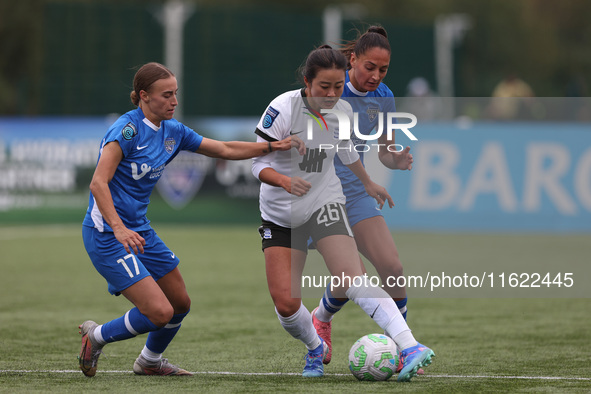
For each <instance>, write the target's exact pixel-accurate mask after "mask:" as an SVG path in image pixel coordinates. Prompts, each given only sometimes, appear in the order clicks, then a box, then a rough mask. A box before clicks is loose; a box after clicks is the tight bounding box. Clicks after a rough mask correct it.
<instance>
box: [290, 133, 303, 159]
mask: <svg viewBox="0 0 591 394" xmlns="http://www.w3.org/2000/svg"><path fill="white" fill-rule="evenodd" d="M290 138H291V146H292V147H294V148H296V150H297V151H298V153H299V154H300V156H303V155H304V154H305V153H306V144H305V143H304V141H302V139H301V138H300V137H298V136H297V135H292V136H290Z"/></svg>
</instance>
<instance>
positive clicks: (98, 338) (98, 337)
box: [92, 324, 107, 346]
mask: <svg viewBox="0 0 591 394" xmlns="http://www.w3.org/2000/svg"><path fill="white" fill-rule="evenodd" d="M101 328H103V325H102V324H101V325H100V326H98V327H97V328H95V329H94V331H93V332H92V338H93V339H94V341H95V342H96V343H97V344H99V345H103V346H104V345H106V344H107V341H105V340H104V339H103V333H102V332H101Z"/></svg>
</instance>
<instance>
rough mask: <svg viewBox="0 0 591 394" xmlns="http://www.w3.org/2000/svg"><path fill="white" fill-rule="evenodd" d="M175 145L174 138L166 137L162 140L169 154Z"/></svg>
mask: <svg viewBox="0 0 591 394" xmlns="http://www.w3.org/2000/svg"><path fill="white" fill-rule="evenodd" d="M175 145H176V141H175V140H174V138H167V139H165V140H164V150H166V153H168V154H169V155H170V154H172V152H173V151H174V146H175Z"/></svg>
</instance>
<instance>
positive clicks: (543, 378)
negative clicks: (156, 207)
mask: <svg viewBox="0 0 591 394" xmlns="http://www.w3.org/2000/svg"><path fill="white" fill-rule="evenodd" d="M98 372H99V373H112V374H117V373H119V374H132V373H133V371H116V370H111V371H98ZM0 373H81V372H80V370H77V369H62V370H60V369H54V370H52V369H41V370H27V369H0ZM191 373H192V374H194V375H234V376H301V374H300V373H295V372H231V371H197V372H191ZM325 376H351V375H350V374H344V373H327V374H325ZM417 378H418V379H423V378H444V379H450V378H451V379H522V380H582V381H591V378H581V377H576V376H572V377H571V376H504V375H431V374H428V375H422V376H418V377H417Z"/></svg>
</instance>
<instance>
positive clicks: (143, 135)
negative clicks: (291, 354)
mask: <svg viewBox="0 0 591 394" xmlns="http://www.w3.org/2000/svg"><path fill="white" fill-rule="evenodd" d="M131 101H132V103H133V104H134V105H136V106H137V107H138V108H137V109H135V110H132V111H129V112H128V113H126V114H124V115H123V116H121V117H120V118H119V119H118V120H117V121H116V122H115V123H114V124H113V125H112V126H111V127H110V128H109V130H108V131H107V134H106V135H105V137H104V138H103V140H102V142H101V147H100V154H99V159H98V163H97V167H96V170H95V173H94V176H93V178H92V181H91V183H90V199H89V204H88V211H87V212H86V216H85V218H84V222H83V227H82V236H83V240H84V246H85V248H86V251H87V252H88V256H89V257H90V259H91V261H92V263H93V264H94V266H95V268H96V269H97V271H98V272H99V273H100V274H101V275H102V276H103V277H104V278H105V279H106V281H107V283H108V290H109V292H110V293H111V294H115V295H119V294H123V295H124V296H125V298H127V299H128V300H129V301H131V303H132V304H133V305H134V308H132V309H131V310H129V311H128V312H127V313H125V314H124V315H123V316H121V317H119V318H117V319H114V320H111V321H109V322H106V323H104V324H100V325H99V324H97V323H95V322H94V321H92V320H88V321H85V322H84V323H82V324H81V325H80V326H79V328H80V334H82V348H81V350H80V355H79V363H80V369H81V370H82V372H83V373H84V374H85V375H86V376H89V377H92V376H94V375H95V374H96V369H97V361H98V358H99V355H100V353H101V349H102V348H103V346H104V345H106V344H107V343H111V342H116V341H121V340H124V339H129V338H132V337H135V336H136V335H139V334H144V333H147V332H149V335H148V338H147V341H146V345H145V346H144V348H143V350H142V351H141V354H140V355H139V357H138V358H137V359H136V361H135V363H134V365H133V371H134V372H135V373H136V374H138V375H191V373H189V372H188V371H186V370H184V369H182V368H179V367H177V366H175V365H173V364H171V363H169V362H168V360H167V359H165V358H162V353H163V352H164V350H165V349H166V347H167V346H168V344H169V343H170V342H171V341H172V339H173V338H174V336H175V334H176V333H177V332H178V330H179V329H180V326H181V322H182V320H183V318H184V317H185V316H186V315H187V314H188V313H189V308H190V304H191V300H190V298H189V295H188V294H187V290H186V288H185V283H184V280H183V278H182V276H181V274H180V271H179V269H178V267H177V265H178V264H179V258H178V257H177V256H176V255H175V253H174V252H173V251H171V250H170V249H169V248H168V247H167V246H166V245H165V244H164V242H163V241H162V240H161V239H160V238H159V237H158V235H157V234H156V232H155V231H154V230H153V229H152V227H151V226H150V221H149V220H148V218H147V217H146V212H147V208H148V204H149V202H150V200H149V198H150V194H151V192H152V190H153V189H154V186H155V185H156V182H157V181H158V179H160V177H161V175H162V171H163V170H164V167H165V166H166V165H167V164H168V163H170V161H171V160H172V159H174V157H175V156H176V155H177V154H178V153H179V152H180V151H181V150H188V151H192V152H196V153H200V154H203V155H206V156H210V157H215V158H223V159H229V160H241V159H247V158H252V157H256V156H260V155H264V154H267V153H270V152H272V151H275V150H277V151H283V150H289V149H291V144H292V141H291V137H289V138H286V139H284V140H281V141H273V142H265V143H256V142H240V141H230V142H220V141H215V140H211V139H208V138H204V137H202V136H200V135H199V134H197V133H196V132H195V131H193V130H191V129H190V128H188V127H187V126H185V125H183V124H182V123H179V122H178V121H176V120H174V119H173V116H174V111H175V108H176V106H177V105H178V101H177V81H176V78H175V76H174V74H173V73H172V72H171V71H170V70H169V69H167V68H166V67H165V66H163V65H161V64H158V63H148V64H145V65H144V66H142V67H141V68H140V69H139V70H138V71H137V73H136V74H135V77H134V81H133V91H132V92H131ZM294 145H295V146H297V145H298V142H297V141H295V142H294Z"/></svg>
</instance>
